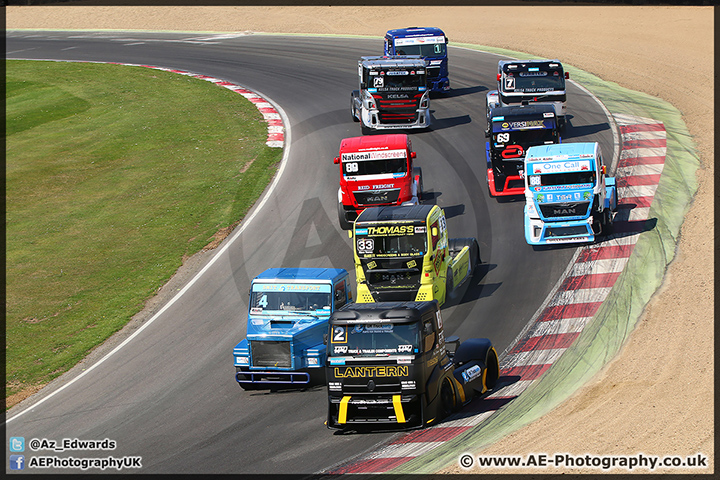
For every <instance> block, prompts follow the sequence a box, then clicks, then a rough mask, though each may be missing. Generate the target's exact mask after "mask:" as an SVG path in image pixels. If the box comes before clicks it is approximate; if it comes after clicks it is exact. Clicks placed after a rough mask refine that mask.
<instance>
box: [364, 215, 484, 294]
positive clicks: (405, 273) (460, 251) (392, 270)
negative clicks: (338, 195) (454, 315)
mask: <svg viewBox="0 0 720 480" xmlns="http://www.w3.org/2000/svg"><path fill="white" fill-rule="evenodd" d="M352 236H353V253H354V261H355V278H356V281H357V302H361V303H372V302H384V301H411V300H417V301H422V300H437V301H438V303H439V304H440V305H442V304H444V303H445V301H446V299H447V298H448V294H450V293H452V292H453V290H454V289H455V288H457V287H458V286H459V285H461V284H462V283H463V282H464V281H465V280H467V279H468V278H470V276H471V275H472V272H473V270H474V268H475V266H476V264H477V263H478V262H479V259H480V253H479V248H478V244H477V241H476V240H475V239H474V238H456V239H448V232H447V223H446V220H445V212H444V211H443V210H442V209H441V208H440V207H438V206H437V205H416V206H396V207H371V208H366V209H365V210H363V212H362V213H361V214H360V215H359V216H358V218H357V219H356V220H355V223H354V225H353V230H352Z"/></svg>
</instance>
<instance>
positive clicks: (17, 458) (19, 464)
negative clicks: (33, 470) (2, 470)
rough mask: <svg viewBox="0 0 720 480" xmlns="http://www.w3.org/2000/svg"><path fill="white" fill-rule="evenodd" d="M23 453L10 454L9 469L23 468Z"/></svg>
mask: <svg viewBox="0 0 720 480" xmlns="http://www.w3.org/2000/svg"><path fill="white" fill-rule="evenodd" d="M24 469H25V455H10V470H24Z"/></svg>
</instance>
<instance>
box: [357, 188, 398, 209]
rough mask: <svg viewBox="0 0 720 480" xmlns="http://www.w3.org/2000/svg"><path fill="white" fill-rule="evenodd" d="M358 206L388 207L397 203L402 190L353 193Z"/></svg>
mask: <svg viewBox="0 0 720 480" xmlns="http://www.w3.org/2000/svg"><path fill="white" fill-rule="evenodd" d="M353 195H355V201H356V202H357V203H358V205H386V204H394V203H397V201H398V198H399V197H400V189H399V188H396V189H393V190H378V191H364V192H353Z"/></svg>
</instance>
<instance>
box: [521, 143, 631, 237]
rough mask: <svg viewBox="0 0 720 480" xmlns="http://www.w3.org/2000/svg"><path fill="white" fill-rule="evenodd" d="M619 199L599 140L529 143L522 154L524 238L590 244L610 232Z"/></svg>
mask: <svg viewBox="0 0 720 480" xmlns="http://www.w3.org/2000/svg"><path fill="white" fill-rule="evenodd" d="M617 204H618V198H617V189H616V187H615V178H614V177H609V176H606V167H605V165H604V164H603V160H602V153H601V151H600V145H599V144H598V143H597V142H583V143H563V144H557V145H542V146H535V147H530V148H529V149H528V151H527V155H526V156H525V208H524V210H523V212H524V218H525V240H526V241H527V243H528V244H530V245H547V244H553V243H588V242H593V241H595V236H596V235H601V234H602V235H607V234H608V233H610V231H611V228H612V223H613V217H614V212H615V210H617Z"/></svg>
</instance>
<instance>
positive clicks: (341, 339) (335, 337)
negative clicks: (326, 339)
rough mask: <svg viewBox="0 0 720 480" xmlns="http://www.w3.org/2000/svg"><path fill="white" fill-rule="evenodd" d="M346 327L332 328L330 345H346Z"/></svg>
mask: <svg viewBox="0 0 720 480" xmlns="http://www.w3.org/2000/svg"><path fill="white" fill-rule="evenodd" d="M346 328H347V327H340V326H338V327H333V334H332V343H347V337H346V334H345V332H346V330H345V329H346Z"/></svg>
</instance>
